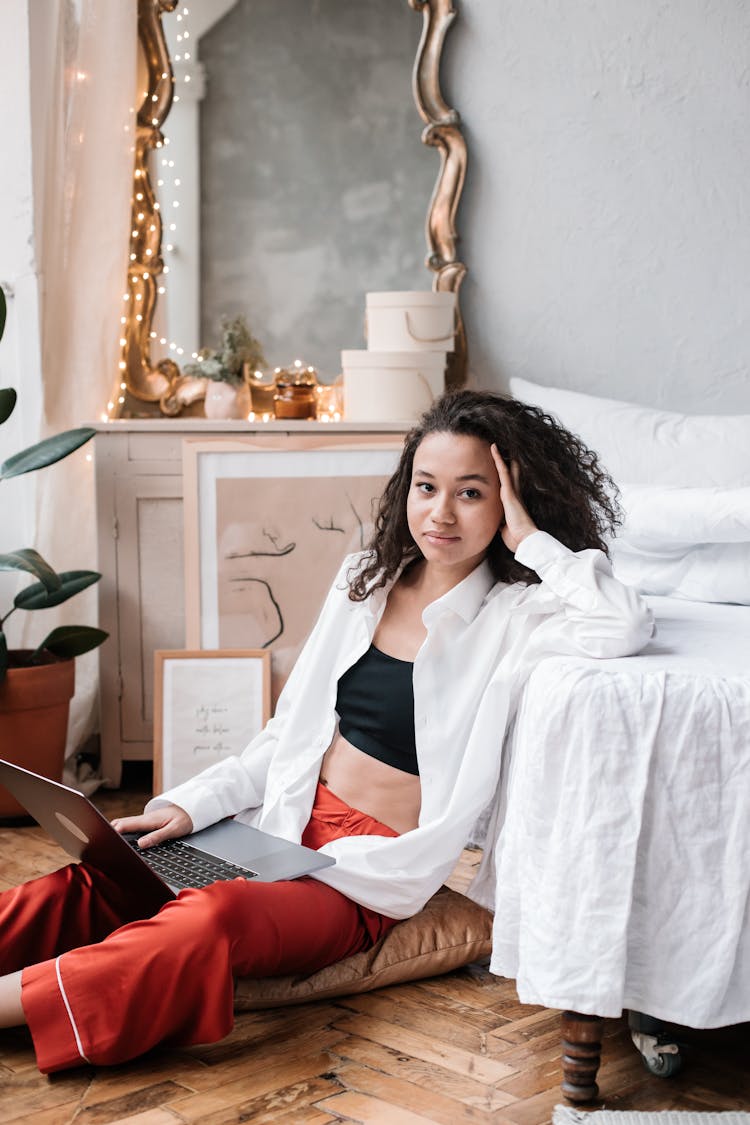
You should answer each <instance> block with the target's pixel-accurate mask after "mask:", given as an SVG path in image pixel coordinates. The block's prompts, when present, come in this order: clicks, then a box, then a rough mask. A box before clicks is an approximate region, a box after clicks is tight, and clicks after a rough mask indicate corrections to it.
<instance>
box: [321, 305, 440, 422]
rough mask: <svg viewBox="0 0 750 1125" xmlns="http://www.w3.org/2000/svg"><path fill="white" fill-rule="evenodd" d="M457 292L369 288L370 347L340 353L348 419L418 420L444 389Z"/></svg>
mask: <svg viewBox="0 0 750 1125" xmlns="http://www.w3.org/2000/svg"><path fill="white" fill-rule="evenodd" d="M455 320H456V295H455V293H443V292H441V293H433V292H421V291H412V292H393V293H368V294H367V297H366V320H365V323H366V334H367V349H366V350H364V351H363V350H358V351H355V350H348V351H342V353H341V365H342V370H343V372H344V417H345V418H346V420H347V422H413V421H416V419H417V418H419V416H420V414H421V413H422V412H423V411H424V410H426V409H427V408H428V407H429V406H430V404H431V403H432V401H433V400H434V399H435V398H437V397H438V396H439V395H440V394H442V392H443V390H444V389H445V365H446V359H447V354H448V352H451V351H453V347H454V334H455Z"/></svg>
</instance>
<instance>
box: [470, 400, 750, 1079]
mask: <svg viewBox="0 0 750 1125" xmlns="http://www.w3.org/2000/svg"><path fill="white" fill-rule="evenodd" d="M514 384H515V385H514ZM514 384H513V383H512V387H513V391H514V393H515V394H516V396H517V397H519V398H523V399H525V400H526V401H532V402H536V403H537V404H538V405H540V406H542V407H543V408H544V409H547V410H549V411H551V412H552V411H553V412H554V413H556V414H557V415H558V417H560V418H561V420H562V421H563V422H564V424H565V425H567V426H568V427H569V428H570V429H573V430H574V431H575V432H577V433H579V434H580V435H581V436H582V437H583V438H584V440H586V441H587V444H589V445H591V446H592V447H593V448H599V446H600V444H604V443H605V442H607V441H608V442H609V443H610V444H609V447H608V448H607V450H606V453H605V456H606V458H607V459H606V461H605V463H606V464H607V467H608V468H609V469H610V471H611V472H612V473H613V476H614V477H615V479H616V480H618V484H620V483H621V482H622V481H623V479H624V478H625V477H626V474H627V475H630V474H632V473H636V474H637V473H638V472H640V473H641V474H642V476H641V478H640V479H638V478H637V477H636V480H635V481H634V482H633V483H628V484H627V485H625V484H622V485H621V487H622V492H623V498H624V501H625V507H626V514H627V519H626V524H625V531H624V534H623V541H622V542H620V541H618V542H616V543H615V544H614V548H615V549H614V550H613V557H614V561H615V572H616V573H618V565H619V569H620V575H619V576H620V577H621V578H623V579H624V580H627V581H631V582H633V584H637V585H639V588H641V589H642V591H643V592H644V593H645V594H647V593H648V592H649V591H652V596H649V597H647V600H648V602H649V604H650V605H651V608H652V610H653V612H654V615H655V619H656V624H657V629H656V633H655V636H654V637H653V639H652V641H651V642H650V643H649V645H648V646H647V647H646V649H645V650H644V651H643V652H642V653H641V654H639V655H638V656H635V657H630V658H627V659H618V660H596V661H595V660H587V659H582V658H581V659H573V658H570V657H555V658H550V659H547V660H545V661H544V662H543V663H541V664H540V665H539V667H538V668H537V669H536V670H535V671H534V673H533V674H532V676H531V677H530V679H529V681H528V683H527V685H526V687H525V689H524V693H523V696H522V699H521V703H520V707H519V711H518V714H517V717H516V721H515V724H514V728H513V730H512V731H511V732H510V735H509V739H508V744H507V745H506V752H505V758H506V766H505V768H504V778H503V794H502V800H501V801H500V802H499V803H498V806H497V815H496V824H497V825H499V829H498V828H495V829H493V828H492V826H490V832H489V836H488V841H487V843H488V845H490V843H491V841H493V840H494V851H493V855H494V866H495V875H496V887H497V897H496V913H495V921H494V937H493V955H492V961H491V965H490V968H491V970H492V972H494V973H497V974H499V975H502V976H505V977H510V978H514V979H515V980H516V983H517V989H518V994H519V998H520V999H521V1001H523V1002H526V1003H535V1004H542V1005H545V1006H548V1007H552V1008H561V1009H564V1010H565V1011H566V1016H564V1028H563V1035H564V1039H567V1043H565V1044H564V1064H563V1068H564V1071H565V1078H566V1081H565V1084H564V1086H563V1089H564V1091H565V1092H566V1094H567V1095H568V1097H571V1098H572V1099H573V1100H580V1101H584V1100H588V1099H589V1098H591V1097H595V1096H596V1095H597V1087H596V1083H595V1076H596V1069H597V1067H598V1050H599V1040H600V1036H601V1027H600V1024H601V1020H600V1018H599V1017H603V1016H619V1015H620V1014H621V1012H622V1011H623V1010H624V1009H627V1010H630V1011H632V1012H640V1013H648V1015H649V1016H651V1017H656V1018H658V1019H660V1020H666V1021H670V1022H672V1023H677V1024H682V1025H686V1026H689V1027H694V1028H711V1027H718V1026H726V1025H729V1024H733V1023H738V1022H744V1021H746V1020H750V604H736V603H738V602H741V601H742V602H745V603H750V489H748V485H749V484H750V418H744V419H740V418H731V419H730V418H727V419H716V418H713V419H711V418H709V417H708V416H706V417H705V418H699V417H693V418H685V416H677V415H666V414H664V413H663V412H658V411H652V410H649V409H647V408H639V407H634V406H631V405H630V404H624V403H609V404H608V403H607V400H596V399H593V398H592V396H584V395H577V394H573V393H572V392H561V391H551V390H549V389H547V388H537V387H534V385H532V384H526V383H524V382H523V381H521V380H517V381H514ZM547 391H549V395H552V396H553V401H552V402H550V401H549V398H548V396H547V394H546V393H545V392H547ZM608 407H611V408H612V409H611V410H610V409H608ZM613 411H614V414H613ZM614 415H619V417H618V418H617V419H616V418H615V416H614ZM680 419H683V421H684V422H685V423H686V425H687V429H686V428H685V426H684V425H683V426H682V427H681V426H680ZM631 424H632V425H631ZM644 426H645V428H646V429H647V430H648V431H649V434H647V435H644V433H643V428H644ZM629 427H631V428H630V430H629ZM639 427H640V433H639V432H638V431H639ZM701 428H702V429H701ZM712 430H713V439H714V445H715V449H714V450H713V451H712V450H711V449H710V448H707V440H708V445H709V446H710V441H711V437H712V433H711V431H712ZM618 441H619V442H620V446H619V448H618V447H617V444H616V443H617V442H618ZM696 444H697V445H699V446H700V447H701V456H700V457H699V458H698V457H696V456H694V453H695V446H696ZM633 450H637V451H638V457H637V459H636V460H637V464H634V463H633V462H634V458H633ZM712 473H713V474H714V475H713V477H712V476H711V474H712ZM670 474H671V476H670ZM691 474H692V475H691ZM665 478H666V481H665ZM654 482H658V483H654ZM665 490H666V491H665ZM665 499H666V507H665ZM665 512H666V516H665ZM709 539H710V542H707V540H709ZM657 540H658V542H657ZM618 552H619V557H618ZM653 591H658V592H659V594H662V593H667V592H668V593H669V595H670V596H653ZM686 593H689V594H697V595H698V597H700V598H702V599H705V600H691V599H690V598H689V597H686ZM727 595H728V596H729V597H731V600H732V601H733V602H734V603H735V604H724V603H723V600H722V599H723V598H724V597H726V596H727ZM577 1013H585V1014H586V1015H585V1016H577V1015H576V1014H577ZM588 1017H594V1018H593V1019H592V1018H588ZM639 1045H640V1044H639ZM644 1059H646V1056H645V1054H644ZM646 1061H648V1060H646ZM667 1069H668V1068H667Z"/></svg>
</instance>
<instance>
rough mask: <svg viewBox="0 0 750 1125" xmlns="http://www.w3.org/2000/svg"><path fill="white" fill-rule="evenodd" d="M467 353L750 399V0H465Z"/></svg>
mask: <svg viewBox="0 0 750 1125" xmlns="http://www.w3.org/2000/svg"><path fill="white" fill-rule="evenodd" d="M448 43H449V49H448V65H447V67H446V78H447V81H446V82H445V83H444V84H445V87H446V93H447V96H448V98H449V100H450V102H451V104H453V105H455V106H456V108H457V109H458V110H459V111H460V113H461V115H462V118H463V120H464V124H465V129H466V134H467V137H468V140H469V160H470V168H469V177H468V181H467V189H466V192H465V195H464V200H463V205H462V208H461V210H460V213H459V230H460V234H461V235H462V240H463V241H462V251H463V257H464V260H465V261H466V262H467V264H468V266H469V275H468V277H467V280H466V282H465V283H464V290H463V305H464V309H465V314H466V319H467V328H468V334H469V347H470V352H471V367H472V371H473V372H474V374H475V375H476V377H477V378H478V380H479V381H480V382H481V383H482V384H484V385H490V386H495V387H498V388H504V387H506V386H507V380H508V378H509V377H510V376H511V375H514V374H517V375H522V376H524V377H526V378H529V379H534V380H536V381H538V382H543V383H549V384H551V385H555V386H560V387H569V388H572V389H576V390H585V391H591V392H595V393H599V394H606V395H610V396H612V397H618V398H623V399H628V400H631V401H636V402H642V403H646V404H652V405H659V406H664V407H667V408H671V409H679V410H686V411H689V412H704V411H710V412H716V413H729V412H737V411H741V412H750V376H749V375H748V360H749V358H750V302H749V301H748V297H749V296H750V286H749V285H748V266H749V264H750V214H749V212H750V186H749V185H750V63H749V61H748V60H750V5H748V4H747V3H745V0H660V2H659V3H655V2H654V0H627V2H626V3H623V2H622V0H570V2H569V3H565V4H561V3H559V2H557V0H461V3H460V7H459V19H458V21H457V23H456V25H455V27H454V29H453V30H452V31H451V34H450V37H449V40H448Z"/></svg>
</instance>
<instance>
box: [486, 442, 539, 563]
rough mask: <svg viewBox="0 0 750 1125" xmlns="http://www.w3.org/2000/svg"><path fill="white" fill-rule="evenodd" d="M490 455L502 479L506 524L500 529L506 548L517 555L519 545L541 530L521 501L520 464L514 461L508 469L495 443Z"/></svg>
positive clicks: (502, 498) (491, 447)
mask: <svg viewBox="0 0 750 1125" xmlns="http://www.w3.org/2000/svg"><path fill="white" fill-rule="evenodd" d="M490 453H491V454H492V460H493V461H494V462H495V468H496V469H497V475H498V477H499V478H500V499H501V500H502V502H503V511H504V513H505V522H504V523H503V526H502V528H501V529H500V534H501V535H502V537H503V543H504V544H505V546H506V547H507V548H508V550H509V551H512V552H513V554H515V553H516V550H517V549H518V545H519V543H521V542H522V541H523V540H524V539H525V538H526V536H527V535H531V534H532V532H534V531H538V530H539V528H538V527H537V526H536V524H535V523H534V521H533V519H532V518H531V516H530V515H529V513H528V512H527V511H526V509H525V507H524V506H523V502H522V500H521V470H520V468H519V465H518V462H517V461H512V462H511V464H510V467H508V465H506V463H505V461H503V459H502V457H501V456H500V452H499V450H498V448H497V446H496V445H495V444H494V442H493V444H492V445H491V446H490Z"/></svg>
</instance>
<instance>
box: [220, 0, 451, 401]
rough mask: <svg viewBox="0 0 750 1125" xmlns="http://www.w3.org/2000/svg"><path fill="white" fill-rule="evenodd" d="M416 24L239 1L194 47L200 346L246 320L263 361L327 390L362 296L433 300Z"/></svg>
mask: <svg viewBox="0 0 750 1125" xmlns="http://www.w3.org/2000/svg"><path fill="white" fill-rule="evenodd" d="M421 27H422V17H421V15H420V14H417V13H415V12H414V11H412V10H411V8H409V6H408V4H407V2H406V0H367V2H364V0H359V2H352V0H283V2H279V0H239V3H238V4H237V5H236V7H234V8H233V9H232V10H231V11H230V12H229V13H228V14H227V15H226V16H225V17H224V18H223V19H222V20H221V21H220V22H219V23H218V24H217V25H216V26H215V27H213V28H212V29H211V30H210V31H209V32H208V33H207V34H206V35H205V36H204V37H203V38H202V39H201V41H200V58H201V61H202V62H203V63H204V65H205V67H206V83H207V89H206V95H205V98H204V100H203V102H202V103H201V177H202V184H201V187H202V199H201V226H202V236H201V246H202V273H201V277H202V310H201V339H202V340H203V341H204V342H211V341H213V340H214V338H215V337H216V335H217V326H218V322H219V318H220V316H221V315H222V313H230V314H236V313H245V314H246V315H247V317H248V320H249V323H250V325H251V328H252V329H253V331H254V332H255V333H256V335H257V336H258V337H259V338H260V340H261V342H262V343H263V344H264V346H265V348H266V354H267V358H268V360H269V361H270V363H271V364H273V365H276V364H282V365H283V364H287V363H289V362H290V361H291V360H293V359H295V358H297V357H299V358H301V359H303V360H304V361H305V362H307V363H313V364H315V365H316V366H318V367H319V369H320V371H321V374H322V375H323V377H325V378H327V379H330V378H332V377H333V376H335V375H336V374H337V373H338V371H339V370H340V366H339V364H340V356H339V353H340V350H341V349H342V348H347V347H364V346H365V343H364V339H363V314H364V302H365V293H366V292H367V291H368V290H381V289H429V288H431V285H432V274H431V273H430V271H429V270H427V268H426V267H425V265H424V259H425V256H426V244H425V236H424V224H425V216H426V213H427V208H428V205H429V200H430V196H431V193H432V189H433V186H434V183H435V179H436V177H437V172H438V168H439V161H438V155H437V152H436V150H434V149H430V148H427V147H426V146H425V145H423V144H422V143H421V140H420V135H421V129H422V123H421V120H420V118H419V115H418V113H417V110H416V107H415V105H414V101H413V97H412V94H411V69H412V64H413V61H414V56H415V54H416V48H417V44H418V42H419V36H420V33H421Z"/></svg>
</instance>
